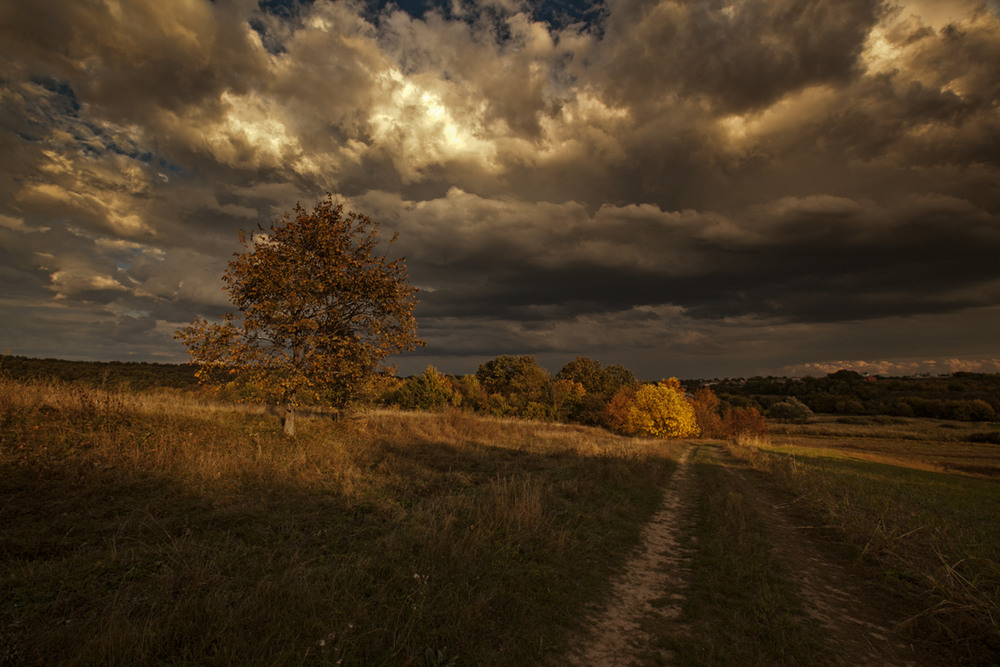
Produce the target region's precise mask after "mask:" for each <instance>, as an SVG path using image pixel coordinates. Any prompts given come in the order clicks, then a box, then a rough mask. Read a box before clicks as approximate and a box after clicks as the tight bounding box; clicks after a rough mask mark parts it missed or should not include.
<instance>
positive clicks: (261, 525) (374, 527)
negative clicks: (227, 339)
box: [0, 379, 681, 665]
mask: <svg viewBox="0 0 1000 667" xmlns="http://www.w3.org/2000/svg"><path fill="white" fill-rule="evenodd" d="M299 426H300V428H299V436H298V437H296V438H294V439H290V438H287V437H285V436H284V435H283V434H282V433H281V428H280V424H279V423H278V420H277V419H276V418H275V417H272V416H270V415H268V414H266V412H265V411H263V410H261V409H259V408H253V407H249V408H248V407H245V406H231V405H226V404H223V403H219V402H215V401H212V400H209V399H208V398H206V397H204V396H200V395H197V394H185V393H166V392H159V393H136V392H128V391H106V390H100V389H85V388H81V387H77V386H72V385H61V384H56V383H45V382H36V383H20V382H12V381H9V380H4V379H0V524H2V525H3V526H4V538H3V541H2V543H0V662H5V661H6V662H14V663H19V662H26V663H53V662H67V661H68V662H74V661H75V662H82V663H99V664H134V663H136V662H190V663H198V664H203V663H217V662H223V663H233V662H236V663H240V664H284V663H301V662H306V661H318V662H320V663H326V662H329V663H336V662H337V661H338V660H343V661H344V662H345V663H347V664H371V663H383V664H384V663H391V664H410V663H417V662H419V661H421V660H428V659H430V657H433V658H434V659H435V660H440V661H443V662H447V661H448V660H451V659H452V658H457V659H458V661H459V662H460V663H469V664H476V663H480V664H486V663H489V664H501V665H502V664H526V663H532V662H538V661H539V660H542V659H545V658H547V657H549V656H551V655H553V654H558V653H559V652H560V651H562V650H564V649H565V648H566V647H565V645H564V644H563V642H565V637H567V636H570V633H572V632H574V631H575V630H577V629H578V627H577V626H578V625H579V623H580V622H581V616H580V614H579V610H580V608H582V607H583V606H585V605H586V604H588V603H593V602H596V601H598V600H600V598H601V596H602V595H604V594H605V593H606V588H605V584H606V582H607V580H608V578H609V575H610V572H611V571H612V570H613V568H614V567H615V566H616V564H617V563H619V562H620V561H621V559H622V558H623V557H624V554H625V553H626V552H627V551H628V549H629V548H630V547H631V546H632V545H633V544H635V543H636V541H637V540H638V537H639V533H640V530H641V527H642V525H643V524H644V522H645V520H646V519H647V518H648V517H649V516H650V515H651V514H652V512H653V511H654V510H655V508H656V506H657V505H658V502H659V497H660V488H661V484H662V483H663V481H664V479H665V478H666V477H667V476H668V475H669V474H670V473H671V471H672V470H673V467H674V459H675V458H676V455H677V453H678V452H679V451H680V448H681V446H680V445H672V444H670V443H664V442H662V441H643V440H632V439H626V438H620V437H617V436H613V435H610V434H608V433H606V432H603V431H599V430H595V429H587V428H582V427H571V426H561V425H557V424H540V423H532V422H523V421H513V420H498V419H491V418H482V417H477V416H473V415H469V414H466V413H461V412H457V411H451V412H446V413H443V414H437V415H432V414H426V413H398V412H388V411H372V412H368V413H361V414H357V415H354V416H353V417H351V418H348V419H342V420H340V421H334V420H332V419H329V418H325V417H321V416H309V417H305V418H304V419H303V420H302V422H301V423H300V425H299Z"/></svg>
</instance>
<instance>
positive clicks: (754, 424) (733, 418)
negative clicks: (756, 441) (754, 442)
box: [722, 408, 771, 440]
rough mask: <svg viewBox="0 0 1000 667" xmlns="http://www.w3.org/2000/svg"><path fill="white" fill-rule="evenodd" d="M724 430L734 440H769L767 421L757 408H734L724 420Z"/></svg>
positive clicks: (727, 413)
mask: <svg viewBox="0 0 1000 667" xmlns="http://www.w3.org/2000/svg"><path fill="white" fill-rule="evenodd" d="M722 430H723V432H724V433H725V435H726V437H728V438H730V439H732V440H739V439H753V438H767V437H768V436H769V435H770V432H771V431H770V429H769V428H768V426H767V420H766V419H764V416H763V415H761V414H760V412H759V411H758V410H757V409H756V408H733V409H732V410H728V411H727V412H726V415H725V417H723V419H722Z"/></svg>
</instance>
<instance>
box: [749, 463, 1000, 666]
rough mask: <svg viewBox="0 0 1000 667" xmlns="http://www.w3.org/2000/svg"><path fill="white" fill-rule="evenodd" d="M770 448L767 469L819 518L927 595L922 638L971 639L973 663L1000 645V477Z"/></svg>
mask: <svg viewBox="0 0 1000 667" xmlns="http://www.w3.org/2000/svg"><path fill="white" fill-rule="evenodd" d="M870 453H871V454H873V455H878V454H879V451H878V450H874V451H873V452H870ZM762 454H763V462H762V463H761V466H760V467H761V468H762V469H764V470H766V471H767V472H768V474H769V476H770V478H771V479H772V480H773V481H774V482H776V483H778V484H779V485H781V486H782V487H784V488H786V489H788V490H790V491H792V492H793V493H795V494H796V495H798V496H799V497H800V498H802V499H803V500H804V501H806V502H805V504H804V506H805V507H807V508H808V509H809V511H810V512H811V513H812V514H813V515H814V516H816V518H817V520H818V521H819V522H822V523H825V524H832V525H836V526H837V527H838V528H839V529H840V532H841V533H842V535H843V536H844V538H845V540H846V541H847V542H848V543H849V544H851V545H852V546H853V548H854V549H855V551H856V553H857V554H858V555H859V556H861V557H863V558H865V559H868V560H870V561H871V562H873V563H876V564H878V565H879V566H880V567H881V568H882V570H883V572H884V573H885V575H886V576H887V577H888V578H890V579H891V580H894V581H895V582H897V583H898V584H899V585H901V586H902V587H903V588H904V589H906V590H907V591H908V592H909V593H910V594H913V595H917V596H920V597H923V599H924V600H925V607H926V612H925V614H923V615H921V616H919V617H917V618H915V619H913V628H912V632H913V633H914V634H915V635H919V636H921V637H922V638H933V639H935V640H936V641H939V642H941V643H953V644H960V645H967V646H968V652H969V655H970V656H971V658H970V659H978V658H977V657H976V656H980V655H982V654H984V653H985V654H988V653H989V652H991V651H994V650H1000V625H998V621H1000V549H998V538H997V536H998V535H1000V483H998V482H996V481H994V480H990V479H978V478H974V477H969V476H963V475H956V474H949V473H942V472H934V471H929V470H921V469H916V468H911V467H907V466H906V465H903V464H902V463H897V464H888V463H879V462H873V461H864V460H859V459H858V458H856V457H852V456H848V455H846V454H845V453H844V452H841V451H830V450H829V449H828V448H825V447H818V448H811V447H808V446H804V445H800V446H797V447H794V448H789V447H777V448H768V449H767V450H765V451H763V452H762Z"/></svg>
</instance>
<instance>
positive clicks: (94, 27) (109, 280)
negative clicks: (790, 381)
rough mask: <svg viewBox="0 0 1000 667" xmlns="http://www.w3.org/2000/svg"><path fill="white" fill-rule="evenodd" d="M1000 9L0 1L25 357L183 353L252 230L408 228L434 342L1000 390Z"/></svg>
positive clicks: (632, 362)
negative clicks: (320, 204) (333, 217)
mask: <svg viewBox="0 0 1000 667" xmlns="http://www.w3.org/2000/svg"><path fill="white" fill-rule="evenodd" d="M998 167H1000V2H997V1H995V0H990V1H988V2H985V1H982V0H901V1H899V2H895V3H892V2H888V3H887V2H878V1H875V0H840V1H839V2H828V1H826V0H606V1H605V2H584V1H582V0H551V1H549V0H488V1H486V2H478V3H472V2H466V1H465V0H447V1H443V0H441V1H439V0H427V1H425V2H421V1H420V0H407V1H404V2H399V3H390V4H385V3H382V2H359V1H346V2H345V1H341V0H338V1H336V2H331V1H329V0H314V1H300V0H261V1H260V2H259V3H258V2H257V1H256V0H215V1H214V2H211V1H209V0H172V1H171V2H162V1H161V0H88V1H86V2H81V1H80V0H35V1H33V2H5V3H2V4H0V287H2V293H0V353H11V354H16V355H23V356H34V357H57V358H63V359H83V360H121V361H161V362H180V361H185V360H186V358H187V353H186V351H185V349H184V347H183V345H182V344H181V343H179V342H177V341H176V340H174V339H173V333H174V331H175V330H177V329H178V328H179V327H182V326H184V325H186V324H187V323H189V322H191V321H192V320H193V319H194V318H195V317H206V318H209V319H214V318H218V317H220V316H221V315H222V314H223V313H225V312H226V311H227V310H230V309H231V308H230V306H229V303H228V301H227V298H226V294H225V292H224V291H223V289H222V286H223V283H222V281H221V276H222V273H223V272H224V271H225V269H226V263H227V262H228V261H229V259H230V258H231V256H232V253H233V252H234V251H236V250H238V249H239V243H238V232H239V230H240V229H244V230H253V229H256V228H257V225H258V224H263V225H265V226H267V225H268V224H269V223H270V222H271V221H273V220H274V219H275V218H277V217H278V216H280V215H281V214H282V213H283V212H285V211H289V210H291V209H292V208H293V207H294V206H295V204H296V203H297V202H300V203H302V205H303V206H304V207H306V208H311V207H312V206H313V205H315V203H316V202H317V201H319V200H320V199H322V198H323V197H324V196H325V195H326V193H330V194H332V195H333V197H334V198H335V199H336V200H337V201H340V202H343V204H344V206H345V208H346V209H348V210H353V211H357V212H360V213H364V214H366V215H369V216H371V217H372V218H373V219H375V220H377V221H379V222H380V223H381V228H382V233H383V234H386V235H391V234H392V233H397V232H398V234H399V240H398V242H397V244H396V246H395V248H396V250H395V252H397V253H398V254H399V255H401V256H405V257H406V259H407V265H408V267H409V275H410V280H411V283H412V284H414V285H416V286H418V287H419V288H420V290H421V292H420V304H419V306H418V307H417V310H416V316H417V321H418V325H419V334H420V335H421V336H422V337H423V338H424V339H425V340H426V342H427V345H426V346H425V347H423V348H420V349H419V350H417V351H415V352H412V353H408V354H406V355H403V356H401V357H399V358H398V359H396V360H395V361H396V363H397V364H398V366H399V372H400V373H401V374H403V375H407V374H411V373H417V372H420V371H421V370H422V369H423V368H424V367H426V366H427V365H434V366H436V367H437V368H438V369H439V370H442V371H444V372H448V373H455V374H463V373H470V372H474V371H475V370H476V368H477V367H478V365H479V364H481V363H484V362H485V361H488V360H489V359H492V358H494V357H496V356H498V355H501V354H516V355H522V354H528V355H534V356H535V357H536V359H537V360H538V361H539V362H540V363H541V364H542V365H543V366H545V367H546V368H548V369H549V370H550V371H551V372H553V373H554V372H556V371H558V370H559V369H560V368H561V367H562V365H563V364H565V363H566V362H567V361H569V360H571V359H573V358H574V357H576V356H578V355H579V356H587V357H590V358H592V359H596V360H598V361H600V362H601V363H604V364H623V365H625V366H626V367H628V368H629V369H631V370H632V371H633V372H634V373H635V374H636V375H637V376H638V377H640V378H646V379H658V378H660V377H667V376H677V377H681V378H713V377H720V378H721V377H739V376H751V375H778V376H791V375H822V374H825V373H828V372H833V371H835V370H838V369H841V368H849V369H852V370H857V371H859V372H870V373H879V374H885V375H908V374H914V373H925V372H929V373H949V372H954V371H979V372H1000V337H998V333H1000V169H998Z"/></svg>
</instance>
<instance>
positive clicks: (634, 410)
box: [623, 378, 699, 438]
mask: <svg viewBox="0 0 1000 667" xmlns="http://www.w3.org/2000/svg"><path fill="white" fill-rule="evenodd" d="M623 422H624V423H623V430H624V431H625V432H626V433H633V434H637V435H647V436H653V437H656V438H686V437H691V436H696V435H698V433H699V431H698V423H697V421H696V420H695V413H694V408H693V407H692V406H691V403H689V402H688V400H687V398H685V396H684V390H683V389H682V388H681V383H680V382H679V381H678V380H677V378H670V379H669V380H662V381H661V382H658V383H657V384H655V385H653V384H647V385H643V386H641V387H639V388H638V389H637V390H636V391H635V394H634V396H633V397H632V400H631V401H630V402H629V404H628V406H627V409H626V410H625V415H624V419H623Z"/></svg>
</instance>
